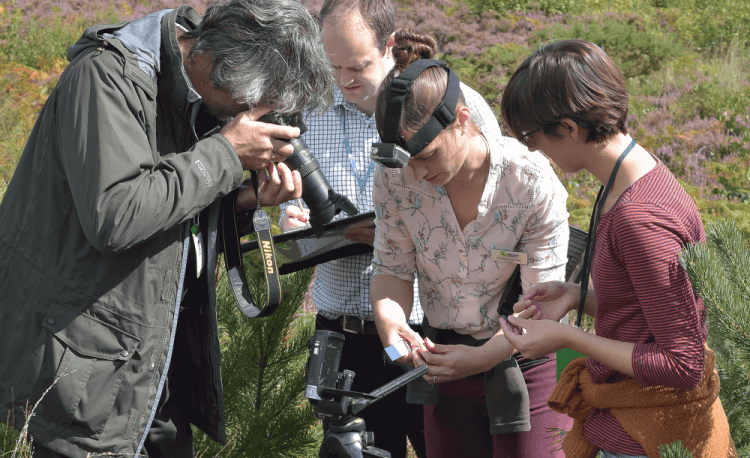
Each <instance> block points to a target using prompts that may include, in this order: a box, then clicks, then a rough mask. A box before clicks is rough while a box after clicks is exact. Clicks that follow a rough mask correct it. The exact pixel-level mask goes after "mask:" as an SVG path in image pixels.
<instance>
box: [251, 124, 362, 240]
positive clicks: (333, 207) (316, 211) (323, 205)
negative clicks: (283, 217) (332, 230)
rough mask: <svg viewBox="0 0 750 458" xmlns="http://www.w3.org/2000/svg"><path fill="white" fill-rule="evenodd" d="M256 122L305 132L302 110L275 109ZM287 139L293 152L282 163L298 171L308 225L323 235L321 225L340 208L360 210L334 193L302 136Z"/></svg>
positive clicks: (355, 211)
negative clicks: (279, 111)
mask: <svg viewBox="0 0 750 458" xmlns="http://www.w3.org/2000/svg"><path fill="white" fill-rule="evenodd" d="M258 121H261V122H267V123H271V124H279V125H282V126H293V127H299V130H300V135H302V134H304V133H305V132H307V125H306V124H305V120H304V118H303V117H302V113H297V114H294V115H280V114H277V113H274V112H271V113H268V114H267V115H265V116H263V117H261V118H260V119H259V120H258ZM285 141H288V142H289V143H291V144H292V146H294V152H293V153H292V154H291V155H289V156H287V158H286V160H284V163H285V164H287V165H288V166H289V168H290V169H292V170H297V171H298V172H299V174H300V176H301V177H302V200H304V201H305V204H306V205H307V207H308V208H309V209H310V225H311V226H312V228H313V230H314V231H315V234H316V235H317V236H318V237H321V236H322V235H323V225H324V224H326V223H329V222H330V221H331V220H332V219H333V217H334V216H336V215H337V214H339V212H341V210H343V211H345V212H346V213H348V214H349V216H354V215H356V214H358V213H359V210H358V209H357V207H356V206H355V205H354V204H353V203H351V201H350V200H349V199H348V198H347V197H346V196H342V195H341V194H338V193H336V192H335V191H334V190H333V189H332V188H331V185H330V184H328V180H327V179H326V177H325V175H323V172H322V171H321V170H320V164H319V163H318V161H317V159H315V156H313V154H312V152H310V147H309V146H307V143H305V141H304V140H302V139H301V138H292V139H289V140H285Z"/></svg>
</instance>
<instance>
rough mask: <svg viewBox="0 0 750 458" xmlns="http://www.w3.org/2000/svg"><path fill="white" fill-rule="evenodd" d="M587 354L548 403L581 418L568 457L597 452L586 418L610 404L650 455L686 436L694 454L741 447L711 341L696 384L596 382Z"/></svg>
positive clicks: (719, 456) (712, 456) (723, 457)
mask: <svg viewBox="0 0 750 458" xmlns="http://www.w3.org/2000/svg"><path fill="white" fill-rule="evenodd" d="M586 359H587V358H577V359H574V360H573V361H571V362H570V364H568V366H567V367H566V368H565V370H564V371H563V372H562V374H561V375H560V381H559V382H558V383H557V386H556V387H555V390H554V391H553V392H552V395H551V396H550V398H549V400H548V401H547V403H548V404H549V406H550V408H552V409H553V410H555V411H557V412H560V413H564V414H567V415H568V416H570V417H572V418H573V419H574V420H575V421H574V422H573V427H572V429H571V431H570V432H569V433H567V434H566V435H565V437H564V438H563V441H562V448H563V450H564V451H565V457H566V458H592V457H594V456H595V455H596V453H597V452H598V448H597V447H594V446H593V445H591V444H590V443H588V442H587V441H586V439H585V438H584V436H583V424H584V422H585V421H586V417H587V416H588V414H589V413H590V412H591V411H592V410H593V409H595V408H596V409H609V411H610V413H611V414H612V415H613V416H614V417H615V418H616V419H617V421H618V422H619V423H620V425H622V427H623V429H624V430H625V432H627V433H628V434H629V435H630V437H632V438H633V439H634V440H635V441H636V442H638V443H639V444H640V445H641V447H643V449H644V450H645V451H646V455H648V457H649V458H658V457H659V451H658V449H659V446H660V445H662V444H671V443H673V442H675V441H682V443H683V444H684V445H685V447H687V448H688V450H690V452H692V454H693V458H728V457H730V458H734V457H736V456H737V451H736V450H735V447H734V442H733V441H732V438H731V436H730V433H729V424H728V423H727V417H726V414H725V413H724V408H723V407H722V405H721V400H720V399H719V385H720V381H719V374H718V373H717V372H716V370H715V368H714V363H715V361H716V355H715V354H714V352H713V351H712V350H710V349H709V348H708V347H706V350H705V357H704V364H703V366H704V369H703V377H702V378H701V381H700V383H699V384H698V387H697V388H695V389H693V390H680V389H677V388H669V387H665V386H650V387H643V386H641V384H640V383H638V381H637V380H635V379H628V380H625V381H622V382H618V383H593V382H592V381H591V378H590V377H589V374H588V371H587V369H586Z"/></svg>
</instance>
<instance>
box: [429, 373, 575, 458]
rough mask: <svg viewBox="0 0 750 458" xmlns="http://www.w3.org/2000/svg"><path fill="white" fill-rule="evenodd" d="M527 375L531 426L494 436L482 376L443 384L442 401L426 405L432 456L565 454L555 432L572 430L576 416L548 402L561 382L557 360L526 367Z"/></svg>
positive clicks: (558, 457)
mask: <svg viewBox="0 0 750 458" xmlns="http://www.w3.org/2000/svg"><path fill="white" fill-rule="evenodd" d="M523 375H524V379H525V380H526V386H527V387H528V390H529V401H530V406H529V408H530V419H531V431H528V432H520V433H510V434H497V435H494V436H493V435H491V434H490V427H489V426H490V425H489V417H488V414H487V405H486V396H485V392H484V379H483V378H482V377H467V378H463V379H460V380H454V381H452V382H447V383H440V384H439V385H438V386H439V387H440V403H439V404H438V405H436V406H429V405H426V406H424V415H425V427H426V436H427V444H428V447H427V448H428V452H429V455H430V458H453V457H457V456H470V457H472V458H509V457H534V458H564V453H563V451H562V449H561V447H560V444H559V443H557V440H558V439H559V437H558V436H557V435H556V433H559V431H560V430H565V431H570V429H571V427H572V424H573V419H572V418H570V417H568V416H567V415H563V414H560V413H557V412H555V411H553V410H552V409H550V408H549V406H548V405H547V399H549V396H550V394H552V390H553V389H554V388H555V384H556V368H555V360H554V359H553V360H551V361H549V362H546V363H544V364H541V365H539V366H535V367H532V368H530V369H528V370H524V373H523Z"/></svg>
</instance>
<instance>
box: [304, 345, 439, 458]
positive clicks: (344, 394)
mask: <svg viewBox="0 0 750 458" xmlns="http://www.w3.org/2000/svg"><path fill="white" fill-rule="evenodd" d="M343 341H344V336H343V335H342V334H339V333H337V332H332V331H315V333H314V334H313V337H311V338H310V341H309V342H308V348H309V349H310V357H309V358H308V360H307V366H306V378H307V387H306V389H305V397H307V398H308V400H309V401H310V403H311V404H313V407H314V409H315V416H316V417H317V418H320V419H322V420H323V421H324V423H325V425H326V431H325V434H324V436H323V441H322V443H321V444H320V452H319V453H318V457H319V458H364V457H375V458H390V456H391V454H390V453H389V452H387V451H385V450H383V449H379V448H377V447H374V446H373V444H374V437H373V434H372V433H371V432H368V431H366V426H365V421H364V420H363V419H362V418H359V417H357V416H356V415H357V414H358V413H359V412H361V411H362V410H363V409H365V408H366V407H367V406H369V405H370V404H372V403H374V402H376V401H378V400H379V399H382V398H383V397H385V396H387V395H389V394H390V393H392V392H394V391H396V390H398V389H399V388H401V387H403V386H405V385H406V384H408V383H409V382H411V381H412V380H415V379H417V378H419V377H421V376H423V375H424V374H426V373H427V371H428V368H427V365H422V366H419V367H416V368H414V369H412V370H410V371H408V372H406V373H404V374H403V375H401V376H400V377H398V378H396V379H395V380H392V381H390V382H388V383H386V384H385V385H383V386H381V387H380V388H378V389H376V390H374V391H372V392H370V393H358V392H356V391H351V386H352V382H353V381H354V375H355V374H354V372H352V371H350V370H345V371H344V372H343V373H340V372H338V365H339V361H340V359H341V348H342V347H343Z"/></svg>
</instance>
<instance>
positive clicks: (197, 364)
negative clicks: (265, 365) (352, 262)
mask: <svg viewBox="0 0 750 458" xmlns="http://www.w3.org/2000/svg"><path fill="white" fill-rule="evenodd" d="M68 59H69V60H70V64H69V65H68V67H67V68H66V69H65V71H64V72H63V74H62V75H61V77H60V79H59V81H58V83H57V86H56V87H55V89H54V90H53V91H52V93H51V94H50V96H49V99H48V100H47V102H46V104H45V106H44V108H43V109H42V111H41V113H40V115H39V118H38V120H37V122H36V125H35V127H34V130H33V132H32V134H31V136H30V138H29V140H28V143H27V145H26V147H25V149H24V152H23V155H22V157H21V159H20V161H19V164H18V167H17V168H16V171H15V174H14V176H13V178H12V179H11V182H10V184H9V186H8V188H7V191H6V194H5V196H4V198H3V200H2V203H1V204H0V220H1V221H3V224H2V226H0V348H2V350H3V351H2V353H1V354H2V356H1V357H0V404H2V406H3V408H4V409H7V412H8V415H7V416H6V415H5V414H3V415H2V418H9V419H10V421H11V422H12V423H13V425H14V426H15V427H17V428H19V429H20V428H21V427H22V426H23V425H24V422H25V421H26V420H28V421H29V430H28V431H29V433H30V435H31V436H32V437H33V440H34V442H33V444H34V450H33V452H32V453H33V456H34V457H85V456H90V455H99V454H108V455H110V454H111V455H115V456H148V457H150V458H154V457H175V458H192V457H193V449H192V432H191V424H193V425H196V426H197V427H198V428H200V429H202V430H203V431H205V432H206V433H207V434H208V435H209V436H210V437H211V438H213V439H214V440H216V441H218V442H220V443H225V442H226V433H225V420H224V401H223V392H222V382H221V370H220V368H221V366H220V359H221V355H220V344H219V331H218V326H217V321H216V295H215V287H216V274H215V273H216V264H217V259H216V257H217V246H216V241H217V221H218V209H219V205H220V201H221V199H222V198H223V197H224V196H226V195H228V194H230V193H232V192H234V191H235V190H237V189H239V188H240V185H241V183H242V182H243V173H244V171H245V170H261V169H264V168H265V169H267V170H268V172H269V174H268V178H265V177H266V174H265V173H260V174H259V175H260V176H261V185H260V187H259V192H258V195H257V196H256V195H255V192H253V190H252V188H248V189H241V190H240V192H239V196H238V198H237V204H236V205H237V206H238V207H240V208H247V207H250V206H252V205H255V203H256V200H257V201H260V203H261V204H263V205H278V204H279V203H281V202H284V201H286V200H288V199H292V198H296V197H298V196H300V195H301V180H300V177H299V174H298V173H292V172H291V171H290V169H289V168H288V167H286V166H285V165H284V164H283V162H280V163H279V165H278V166H272V165H271V164H272V162H271V161H274V162H276V161H282V160H283V159H284V157H285V156H287V155H289V154H291V153H292V151H293V148H292V147H291V145H289V144H288V143H287V142H285V141H283V139H288V138H291V137H295V136H297V135H299V129H297V128H295V127H288V126H278V125H273V124H266V123H262V122H258V119H259V118H260V117H261V116H262V115H264V114H265V113H268V112H269V111H271V110H274V111H276V112H279V113H283V114H286V113H297V112H300V111H302V110H303V109H324V108H325V107H326V106H327V105H328V104H330V102H331V96H332V88H333V80H332V78H331V70H330V63H329V62H328V59H327V57H326V55H325V52H324V50H323V47H322V45H321V43H320V30H319V26H318V24H317V23H316V22H315V20H314V19H313V18H312V16H310V14H309V13H308V12H307V10H306V9H305V8H304V7H303V6H302V5H301V4H300V3H299V2H298V1H297V0H227V1H222V2H219V3H215V4H212V5H210V6H209V7H208V9H207V11H206V14H205V16H204V17H203V18H201V17H200V15H199V14H198V13H197V12H196V11H194V10H193V9H192V8H190V7H187V6H181V7H179V8H177V9H173V10H163V11H158V12H155V13H153V14H151V15H148V16H146V17H144V18H141V19H136V20H132V21H129V22H125V23H119V24H115V25H105V26H94V27H91V28H89V29H87V30H86V31H85V32H84V34H83V36H82V37H81V38H80V39H79V40H78V42H77V43H76V44H75V45H73V46H72V47H71V48H70V49H69V51H68ZM37 401H38V404H37V405H36V408H35V410H34V412H33V415H28V412H26V411H25V408H26V407H27V406H34V404H35V403H37ZM27 415H28V417H27Z"/></svg>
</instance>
